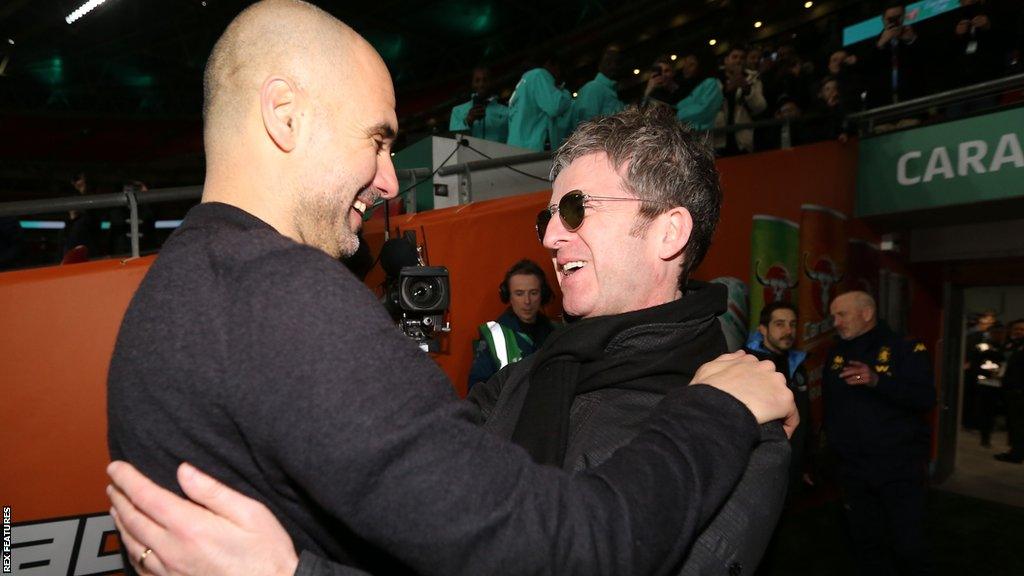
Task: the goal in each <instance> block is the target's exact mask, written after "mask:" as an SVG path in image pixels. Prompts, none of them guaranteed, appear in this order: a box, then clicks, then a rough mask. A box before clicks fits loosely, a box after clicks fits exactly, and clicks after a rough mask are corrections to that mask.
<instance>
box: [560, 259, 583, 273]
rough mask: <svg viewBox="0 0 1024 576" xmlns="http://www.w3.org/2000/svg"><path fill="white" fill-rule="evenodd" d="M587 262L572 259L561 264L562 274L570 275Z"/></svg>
mask: <svg viewBox="0 0 1024 576" xmlns="http://www.w3.org/2000/svg"><path fill="white" fill-rule="evenodd" d="M586 265H587V263H586V262H584V261H582V260H573V261H572V262H566V263H565V264H562V275H563V276H567V277H568V276H572V275H573V274H574V273H575V272H576V271H577V270H579V269H580V268H583V267H584V266H586Z"/></svg>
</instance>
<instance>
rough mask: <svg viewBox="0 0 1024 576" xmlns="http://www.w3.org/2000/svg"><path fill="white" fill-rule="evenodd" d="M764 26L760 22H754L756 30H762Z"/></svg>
mask: <svg viewBox="0 0 1024 576" xmlns="http://www.w3.org/2000/svg"><path fill="white" fill-rule="evenodd" d="M762 25H763V23H762V22H761V21H760V20H758V21H757V22H754V28H760V27H761V26H762Z"/></svg>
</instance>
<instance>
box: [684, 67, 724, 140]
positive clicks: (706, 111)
mask: <svg viewBox="0 0 1024 576" xmlns="http://www.w3.org/2000/svg"><path fill="white" fill-rule="evenodd" d="M682 85H683V86H684V87H688V86H692V87H693V88H692V90H691V91H690V92H689V93H687V94H686V95H685V96H684V97H683V99H682V100H680V101H679V103H678V104H676V118H677V119H678V120H679V121H680V122H685V123H687V124H689V125H690V127H691V128H693V129H694V130H704V131H707V130H711V129H712V128H714V127H715V115H716V114H718V111H719V110H720V109H721V108H722V84H721V83H720V82H719V81H718V79H717V78H715V77H714V76H712V75H710V74H707V73H706V72H705V71H704V64H703V63H702V62H701V61H700V58H699V57H698V56H697V55H696V54H688V55H687V56H685V57H684V58H683V82H682Z"/></svg>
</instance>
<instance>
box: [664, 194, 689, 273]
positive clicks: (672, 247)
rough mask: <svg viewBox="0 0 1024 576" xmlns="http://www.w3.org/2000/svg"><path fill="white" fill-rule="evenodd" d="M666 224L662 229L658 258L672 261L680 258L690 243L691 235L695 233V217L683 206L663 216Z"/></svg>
mask: <svg viewBox="0 0 1024 576" xmlns="http://www.w3.org/2000/svg"><path fill="white" fill-rule="evenodd" d="M659 218H662V219H663V220H664V222H665V224H664V225H663V226H662V227H661V233H662V237H661V245H660V246H659V249H658V256H659V257H660V258H661V259H662V260H671V259H673V258H675V257H676V256H678V255H679V254H680V253H681V252H682V251H683V249H684V248H686V245H687V244H688V243H689V242H690V234H692V233H693V217H692V216H690V211H689V210H687V209H686V208H683V207H682V206H676V207H675V208H673V209H671V210H669V211H668V212H665V213H664V214H661V215H660V216H659Z"/></svg>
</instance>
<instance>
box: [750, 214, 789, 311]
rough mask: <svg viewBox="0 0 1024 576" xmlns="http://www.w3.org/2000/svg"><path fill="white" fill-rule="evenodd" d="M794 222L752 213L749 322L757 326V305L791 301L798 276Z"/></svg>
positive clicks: (759, 307)
mask: <svg viewBox="0 0 1024 576" xmlns="http://www.w3.org/2000/svg"><path fill="white" fill-rule="evenodd" d="M798 229H799V226H798V225H797V223H796V222H793V221H791V220H785V219H783V218H777V217H775V216H768V215H766V214H754V223H753V229H752V231H751V233H750V324H749V329H750V330H754V329H756V328H757V322H758V317H759V316H760V314H761V308H763V307H764V305H765V304H769V303H771V302H793V301H794V300H795V299H794V296H795V292H794V289H795V288H796V286H797V282H798V281H799V279H800V275H799V274H800V268H799V266H798V264H799V262H800V234H799V232H798Z"/></svg>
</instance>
